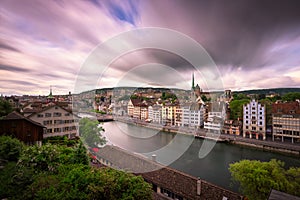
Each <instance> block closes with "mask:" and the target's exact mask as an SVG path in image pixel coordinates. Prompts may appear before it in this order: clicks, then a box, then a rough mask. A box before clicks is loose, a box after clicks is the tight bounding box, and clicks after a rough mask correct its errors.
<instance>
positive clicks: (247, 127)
mask: <svg viewBox="0 0 300 200" xmlns="http://www.w3.org/2000/svg"><path fill="white" fill-rule="evenodd" d="M245 128H246V129H249V126H246V127H245ZM251 130H252V131H256V127H254V126H253V127H252V128H251ZM258 130H260V131H262V130H263V128H262V127H259V129H258Z"/></svg>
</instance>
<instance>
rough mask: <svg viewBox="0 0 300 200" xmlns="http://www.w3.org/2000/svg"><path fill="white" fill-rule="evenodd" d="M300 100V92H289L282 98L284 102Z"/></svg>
mask: <svg viewBox="0 0 300 200" xmlns="http://www.w3.org/2000/svg"><path fill="white" fill-rule="evenodd" d="M296 99H300V92H289V93H287V94H285V95H283V96H282V100H283V101H296Z"/></svg>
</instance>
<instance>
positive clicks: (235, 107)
mask: <svg viewBox="0 0 300 200" xmlns="http://www.w3.org/2000/svg"><path fill="white" fill-rule="evenodd" d="M249 102H250V100H249V99H241V100H233V101H231V102H230V103H229V107H230V119H233V120H237V119H238V118H240V119H242V118H243V105H244V104H247V103H249Z"/></svg>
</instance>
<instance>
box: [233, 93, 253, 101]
mask: <svg viewBox="0 0 300 200" xmlns="http://www.w3.org/2000/svg"><path fill="white" fill-rule="evenodd" d="M233 99H234V100H243V99H250V97H248V96H247V95H246V94H243V93H241V94H233Z"/></svg>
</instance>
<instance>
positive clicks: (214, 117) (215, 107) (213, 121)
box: [204, 102, 226, 133]
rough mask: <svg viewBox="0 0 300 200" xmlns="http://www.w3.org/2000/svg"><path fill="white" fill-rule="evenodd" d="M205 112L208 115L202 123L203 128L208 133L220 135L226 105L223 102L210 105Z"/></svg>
mask: <svg viewBox="0 0 300 200" xmlns="http://www.w3.org/2000/svg"><path fill="white" fill-rule="evenodd" d="M207 110H208V115H207V119H206V120H205V122H204V128H205V129H207V130H208V131H209V132H213V133H221V131H222V128H223V124H224V120H225V119H226V104H225V103H224V102H214V103H210V104H208V109H207Z"/></svg>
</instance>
